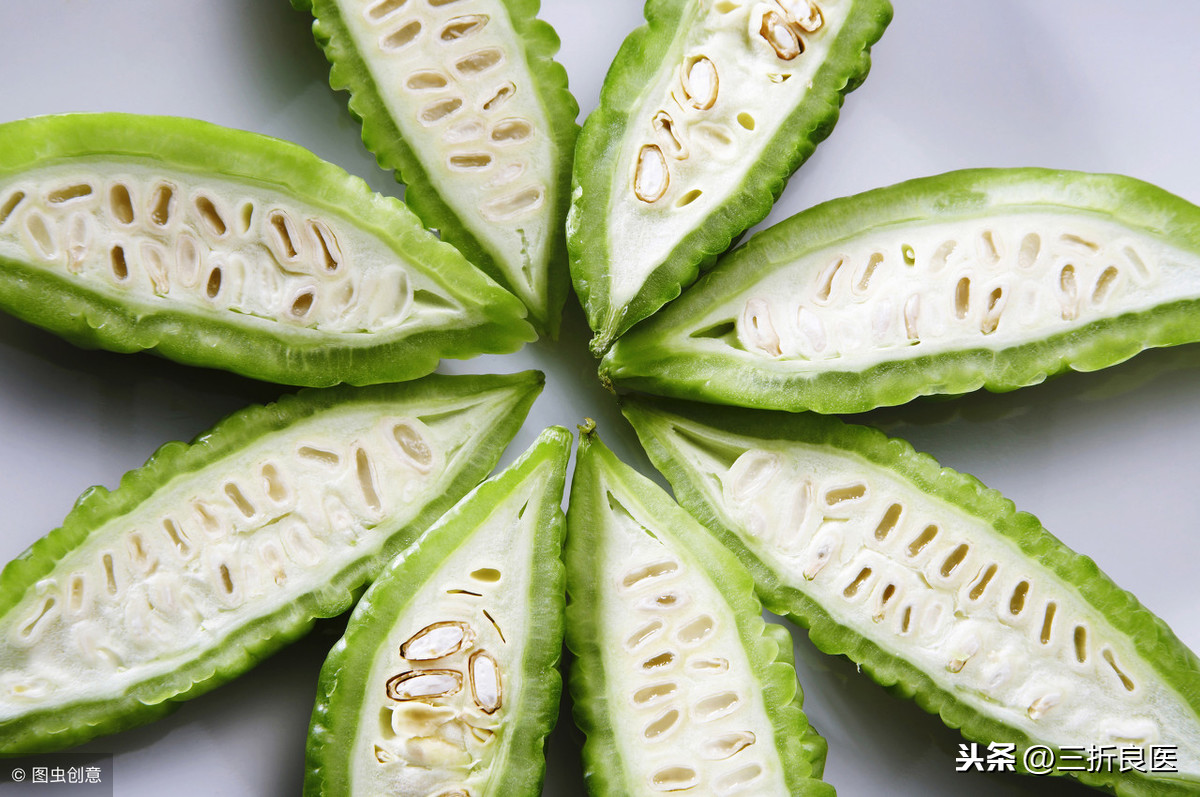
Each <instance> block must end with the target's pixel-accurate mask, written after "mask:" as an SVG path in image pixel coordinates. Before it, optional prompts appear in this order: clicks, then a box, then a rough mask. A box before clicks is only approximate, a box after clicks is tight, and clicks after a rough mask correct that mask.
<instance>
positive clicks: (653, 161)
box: [633, 144, 671, 202]
mask: <svg viewBox="0 0 1200 797" xmlns="http://www.w3.org/2000/svg"><path fill="white" fill-rule="evenodd" d="M670 184H671V177H670V172H669V171H668V170H667V159H666V158H665V157H663V153H662V149H660V148H659V147H658V146H657V145H655V144H646V145H644V146H643V147H642V149H641V151H640V152H639V153H638V158H637V167H636V170H635V171H634V175H633V193H634V195H636V196H637V198H638V199H640V200H642V201H643V202H657V201H658V200H660V199H662V196H663V194H665V193H667V187H668V186H669V185H670Z"/></svg>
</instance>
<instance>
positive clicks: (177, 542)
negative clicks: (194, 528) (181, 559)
mask: <svg viewBox="0 0 1200 797" xmlns="http://www.w3.org/2000/svg"><path fill="white" fill-rule="evenodd" d="M163 531H165V532H166V533H167V539H169V540H170V541H171V544H172V545H174V546H175V548H176V550H178V551H179V553H180V554H181V555H183V556H187V555H188V552H189V551H190V550H191V546H189V545H188V543H187V537H185V536H184V534H183V529H181V528H180V527H179V524H178V523H176V522H175V521H174V520H172V519H171V518H163Z"/></svg>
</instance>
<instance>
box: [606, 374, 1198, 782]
mask: <svg viewBox="0 0 1200 797" xmlns="http://www.w3.org/2000/svg"><path fill="white" fill-rule="evenodd" d="M622 411H623V412H624V414H625V417H626V418H628V419H629V421H630V423H632V424H633V426H634V429H636V431H637V433H638V437H639V439H640V440H641V442H642V445H643V447H644V448H645V449H646V452H647V454H649V456H650V460H651V461H652V462H653V463H654V466H655V467H656V468H658V469H659V470H660V471H661V472H662V473H663V475H664V476H666V477H667V480H668V481H669V482H670V483H671V486H672V488H673V490H674V492H675V494H676V496H678V498H679V502H680V504H681V505H682V506H684V507H685V508H686V509H687V510H688V511H689V512H690V513H691V514H692V515H694V516H695V517H696V518H697V519H698V520H699V521H700V522H701V523H702V524H703V525H704V526H705V527H707V528H708V529H709V530H711V532H712V533H713V535H714V536H715V537H716V538H718V539H719V540H720V541H721V542H722V543H724V544H725V545H726V546H727V547H728V548H729V549H730V550H731V551H733V553H735V554H736V555H737V558H738V559H739V560H740V561H741V562H742V563H743V564H744V565H745V566H746V567H747V568H748V569H749V570H750V572H751V574H752V575H753V577H754V581H755V584H756V587H757V590H758V594H759V596H760V597H761V598H762V601H763V604H764V605H765V606H766V607H767V608H768V609H769V610H771V611H773V612H776V613H778V614H782V615H784V616H786V617H788V618H789V619H791V620H793V621H794V622H796V623H797V624H799V625H801V626H803V627H805V628H807V629H808V632H809V636H810V638H811V639H812V641H813V644H815V645H816V646H817V647H818V648H820V649H821V650H823V651H824V652H826V653H829V654H832V655H844V656H846V657H847V658H849V659H850V660H851V661H853V662H855V664H857V665H858V666H859V668H860V669H861V670H862V671H864V672H865V673H867V675H869V676H870V677H871V678H872V679H873V680H874V681H876V682H877V683H879V684H880V685H882V686H884V687H887V688H888V689H889V690H890V691H891V692H893V693H894V694H897V695H902V696H904V697H908V698H913V699H915V700H916V702H917V705H919V706H920V707H921V708H922V709H924V710H925V711H928V712H929V713H931V714H937V715H939V716H940V717H941V719H942V721H943V722H945V723H946V725H948V726H949V727H951V728H958V729H959V730H960V731H961V732H962V734H963V736H965V737H966V738H968V739H972V740H975V741H979V742H988V741H998V742H1006V743H1007V742H1012V743H1015V744H1016V746H1017V750H1018V754H1017V756H1016V758H1017V764H1016V765H1017V767H1018V768H1019V769H1020V768H1021V755H1020V752H1021V751H1023V750H1024V749H1025V748H1027V747H1028V746H1029V745H1032V744H1041V742H1039V741H1038V740H1036V739H1032V738H1030V737H1029V736H1027V735H1026V734H1025V733H1023V732H1021V731H1020V730H1018V729H1016V728H1013V727H1010V726H1008V725H1006V724H1004V723H1002V722H1000V721H998V720H996V719H993V718H991V717H987V716H984V715H981V714H978V713H976V712H975V711H974V710H972V709H971V708H969V707H967V706H965V705H963V704H962V703H961V702H959V701H958V700H957V699H956V698H955V696H954V695H953V694H951V693H949V692H947V691H945V690H943V689H940V688H939V687H938V686H937V685H936V684H935V683H934V682H933V680H931V679H930V678H929V676H928V675H926V674H925V673H924V672H923V671H922V670H920V669H918V668H917V667H915V666H913V665H912V664H911V663H909V662H908V661H906V660H905V659H903V658H901V657H899V656H896V655H893V654H891V653H888V652H887V651H884V650H883V649H881V648H880V647H879V646H878V645H876V644H874V643H873V642H871V641H869V640H867V639H865V638H864V637H862V636H860V635H859V634H858V633H857V632H855V631H854V630H852V629H850V628H847V627H845V626H843V625H840V624H838V623H837V622H835V621H834V620H833V619H832V618H831V617H830V616H829V614H828V613H827V612H826V611H825V610H824V609H823V608H822V607H821V606H820V605H819V604H817V603H816V602H814V601H813V600H812V599H811V598H809V597H807V596H806V595H805V594H804V592H803V591H802V590H801V589H797V587H796V586H795V585H793V584H790V583H785V582H784V581H782V580H781V579H780V577H779V575H778V574H777V573H776V572H775V571H773V570H772V569H771V568H770V567H769V566H768V565H767V564H766V563H765V562H763V561H762V560H761V559H759V558H758V557H757V556H756V555H755V554H754V553H753V552H752V551H751V550H750V548H748V547H747V545H746V544H745V542H743V540H742V535H741V534H740V533H739V532H738V531H736V530H735V529H734V527H733V525H732V524H731V521H730V520H729V518H728V516H727V515H726V514H725V513H724V512H723V511H722V508H721V507H720V506H716V505H714V504H712V503H711V502H710V501H708V500H706V497H705V492H704V490H703V489H702V488H701V487H700V486H699V483H698V482H699V479H700V478H701V476H700V474H698V473H697V472H696V471H694V470H692V469H690V468H689V467H687V465H686V464H685V463H684V461H683V459H682V458H679V457H677V456H676V455H675V454H676V452H675V451H674V450H673V449H672V447H671V445H670V442H669V441H670V429H671V424H672V423H673V422H675V421H676V420H685V421H687V422H689V423H693V424H703V425H705V426H707V427H709V429H710V430H711V431H712V433H713V435H714V436H715V437H716V438H718V439H720V438H726V439H729V440H730V441H733V440H734V439H735V438H742V439H750V440H754V439H758V440H762V441H764V442H765V441H772V442H773V443H774V444H778V442H779V441H794V442H796V443H798V444H803V445H806V446H823V447H828V448H832V449H835V450H839V451H844V452H847V453H849V454H852V455H854V456H856V457H861V458H862V459H863V460H865V461H866V462H869V463H871V464H873V465H877V466H880V467H883V468H888V469H890V470H892V471H894V472H895V473H896V474H898V475H899V474H902V475H903V478H905V479H907V480H908V481H909V482H910V483H911V484H912V486H913V488H914V489H916V490H920V491H922V492H924V493H926V494H928V495H931V496H935V497H937V498H939V499H941V500H943V501H946V502H948V503H951V504H953V505H955V506H957V507H958V508H960V509H961V510H962V511H963V512H965V513H967V514H968V515H971V516H973V517H976V518H979V519H982V520H984V521H985V522H987V523H989V524H991V526H992V528H994V529H995V532H996V534H997V535H999V536H1002V537H1004V538H1007V539H1008V540H1010V541H1011V542H1012V543H1013V544H1015V545H1016V546H1017V547H1018V548H1019V549H1020V550H1021V552H1022V553H1024V554H1025V555H1026V556H1028V557H1029V558H1030V559H1034V560H1036V561H1038V562H1039V563H1040V564H1042V565H1043V566H1045V567H1046V568H1048V569H1049V570H1051V571H1052V572H1053V573H1054V574H1056V575H1057V576H1059V577H1060V578H1062V579H1063V581H1065V582H1067V583H1071V584H1074V585H1075V586H1076V588H1077V590H1078V593H1079V595H1080V596H1081V597H1082V598H1083V599H1084V600H1085V601H1086V602H1087V603H1089V604H1090V605H1091V606H1092V607H1094V608H1095V609H1096V610H1097V611H1098V612H1100V613H1101V614H1103V616H1104V617H1105V618H1106V619H1107V621H1108V622H1109V623H1111V625H1112V627H1113V628H1114V629H1116V630H1117V631H1118V632H1120V633H1122V634H1124V635H1126V636H1127V637H1128V638H1129V639H1130V640H1131V641H1132V642H1133V644H1134V647H1135V648H1136V650H1137V652H1138V653H1139V654H1140V655H1141V657H1142V658H1143V659H1144V660H1145V661H1147V662H1151V663H1152V664H1153V667H1154V669H1155V670H1156V672H1157V673H1158V675H1159V676H1160V677H1161V678H1162V680H1163V681H1164V682H1166V683H1167V684H1169V685H1170V686H1171V687H1172V688H1173V689H1174V690H1175V691H1176V692H1177V693H1178V694H1179V695H1180V696H1181V697H1182V698H1183V699H1184V700H1185V701H1186V702H1187V703H1188V705H1189V706H1190V707H1191V708H1192V709H1193V710H1194V711H1195V712H1196V714H1197V715H1200V659H1198V658H1197V657H1196V655H1195V654H1194V653H1193V652H1192V651H1191V650H1189V649H1188V648H1187V646H1185V645H1184V644H1183V643H1182V642H1181V641H1180V640H1179V639H1178V637H1176V636H1175V634H1174V633H1173V632H1172V631H1171V629H1170V628H1168V627H1167V625H1166V623H1164V622H1163V621H1162V620H1161V619H1159V618H1158V617H1156V616H1155V615H1154V614H1153V613H1151V612H1150V610H1149V609H1147V608H1146V607H1144V606H1142V605H1141V603H1139V602H1138V600H1137V598H1135V597H1134V596H1133V595H1132V594H1131V593H1129V592H1126V591H1124V590H1122V589H1121V588H1120V587H1118V586H1117V585H1116V584H1114V583H1113V582H1112V581H1111V580H1110V579H1109V578H1108V577H1107V576H1106V575H1104V573H1102V572H1101V571H1100V569H1099V568H1098V567H1097V566H1096V563H1095V562H1094V561H1092V560H1091V559H1090V558H1088V557H1086V556H1082V555H1080V554H1078V553H1076V552H1074V551H1072V550H1071V549H1070V548H1068V547H1067V546H1066V545H1064V544H1063V543H1062V542H1061V541H1059V540H1058V539H1057V538H1056V537H1054V536H1053V535H1052V534H1051V533H1050V532H1048V531H1046V529H1045V528H1043V527H1042V525H1041V523H1040V522H1038V520H1037V518H1035V517H1034V516H1033V515H1031V514H1029V513H1027V512H1018V511H1017V510H1016V508H1015V506H1014V505H1013V503H1012V501H1009V500H1008V499H1007V498H1005V497H1004V496H1002V495H1001V494H1000V493H999V492H997V491H995V490H992V489H989V488H988V487H986V486H985V485H983V484H982V483H981V482H980V481H979V480H978V479H976V478H974V477H972V476H970V475H967V474H964V473H958V472H956V471H953V470H951V469H949V468H943V467H941V466H940V465H939V464H938V463H937V462H936V461H935V460H934V459H933V458H932V457H931V456H929V455H928V454H922V453H918V452H916V451H914V450H913V448H912V446H910V445H909V444H908V443H906V442H905V441H903V440H900V439H897V438H888V437H887V436H885V435H884V434H883V433H882V432H879V431H878V430H875V429H872V428H870V427H866V426H855V425H850V424H846V423H843V422H841V421H839V420H837V419H835V418H828V417H822V416H819V415H813V414H810V413H804V414H800V415H785V414H783V413H772V412H761V411H754V410H744V409H730V408H718V407H711V406H704V405H699V404H690V403H687V402H681V401H671V400H664V399H653V398H649V397H646V398H630V399H627V400H626V401H625V402H624V404H623V408H622ZM734 445H736V444H734V443H732V442H731V448H733V447H734ZM1057 754H1058V751H1056V760H1057ZM1054 774H1063V773H1062V772H1060V771H1058V770H1055V771H1054ZM1070 774H1071V775H1073V776H1075V777H1077V778H1078V779H1079V780H1080V781H1082V782H1083V783H1085V784H1087V785H1089V786H1093V787H1096V788H1100V789H1104V790H1106V791H1110V792H1112V793H1115V794H1119V795H1123V796H1130V797H1132V796H1133V795H1137V797H1183V796H1184V795H1194V794H1196V793H1197V790H1200V784H1197V783H1196V782H1195V781H1193V780H1183V779H1176V778H1172V777H1171V776H1170V775H1169V774H1162V775H1149V776H1148V775H1146V774H1143V773H1139V772H1136V771H1130V772H1124V773H1117V772H1094V773H1093V772H1071V773H1070Z"/></svg>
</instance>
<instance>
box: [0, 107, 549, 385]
mask: <svg viewBox="0 0 1200 797" xmlns="http://www.w3.org/2000/svg"><path fill="white" fill-rule="evenodd" d="M0 309H3V310H5V311H7V312H9V313H12V314H13V315H15V316H17V317H19V318H22V319H24V320H26V321H28V322H30V323H33V324H37V325H38V326H41V327H44V328H46V329H49V330H50V331H52V332H54V333H56V334H58V335H61V336H63V337H64V338H67V339H68V340H70V341H72V342H74V343H77V344H79V345H81V346H86V347H102V348H106V349H111V350H113V351H119V352H133V351H140V350H143V349H153V350H154V351H156V352H158V353H159V354H161V355H163V356H165V357H169V358H171V359H173V360H178V361H179V362H182V363H187V364H189V365H201V366H209V367H214V368H224V369H226V370H230V371H234V372H236V373H240V374H244V375H246V376H251V377H255V378H258V379H266V380H270V381H274V382H283V383H287V384H298V385H313V386H328V385H333V384H337V383H338V382H350V383H353V384H370V383H376V382H390V381H400V380H404V379H412V378H414V377H418V376H422V375H424V374H427V373H429V372H430V371H432V370H433V369H434V368H435V367H437V364H438V361H439V359H441V358H442V357H458V358H462V357H471V356H474V355H476V354H480V353H482V352H496V353H499V352H510V351H515V350H516V349H517V348H519V347H520V345H521V344H522V343H523V342H525V341H528V340H532V339H533V337H534V336H533V331H532V329H530V327H529V326H528V324H526V323H525V322H524V321H523V320H522V318H521V316H522V314H523V310H522V308H521V306H520V305H519V304H518V303H517V302H515V301H513V300H512V297H510V296H508V295H507V294H506V293H505V292H504V291H503V290H501V289H500V288H499V286H497V285H495V284H494V283H492V282H491V280H489V279H487V278H486V277H485V276H484V275H482V274H480V273H479V272H478V271H476V270H475V269H473V268H472V267H471V266H470V264H468V263H467V262H466V261H465V260H463V259H462V257H461V256H460V255H459V254H458V253H457V252H455V251H454V249H453V248H452V247H450V246H447V245H445V244H442V243H440V242H438V241H437V240H436V239H435V238H434V237H433V236H432V235H430V234H429V233H428V232H426V231H425V230H423V229H422V228H421V226H420V223H419V222H418V221H417V219H416V218H415V217H414V216H413V215H412V214H411V213H410V212H409V211H408V210H407V209H405V207H404V206H403V205H402V204H400V203H399V202H397V201H395V200H393V199H388V198H385V197H382V196H379V195H378V194H375V193H373V192H371V191H370V190H369V189H368V188H367V186H366V185H365V184H364V183H363V182H362V181H361V180H359V179H357V178H354V177H351V176H350V175H348V174H346V173H345V172H344V171H342V170H341V169H339V168H338V167H336V166H334V165H332V164H330V163H326V162H324V161H322V160H319V159H318V158H317V157H316V156H314V155H312V154H311V153H309V152H307V151H305V150H303V149H301V148H299V147H297V146H295V145H294V144H288V143H286V142H282V141H278V140H275V139H271V138H267V137H265V136H260V135H256V134H253V133H245V132H241V131H237V130H229V129H226V128H222V127H217V126H215V125H210V124H207V123H204V122H198V121H194V120H190V119H177V118H170V117H155V116H132V115H128V114H71V115H64V116H46V117H39V118H34V119H26V120H23V121H19V122H11V123H9V124H4V125H0Z"/></svg>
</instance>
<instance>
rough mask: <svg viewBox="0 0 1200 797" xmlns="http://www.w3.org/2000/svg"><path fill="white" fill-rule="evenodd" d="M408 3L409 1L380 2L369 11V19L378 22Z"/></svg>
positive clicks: (384, 0) (385, 0)
mask: <svg viewBox="0 0 1200 797" xmlns="http://www.w3.org/2000/svg"><path fill="white" fill-rule="evenodd" d="M407 2H408V0H380V2H378V3H376V4H375V5H373V6H371V7H370V8H368V9H367V19H369V20H371V21H373V22H378V21H379V20H381V19H383V18H384V17H386V16H388V15H389V14H391V13H392V12H394V11H396V10H397V9H399V8H400V7H401V6H403V5H404V4H405V3H407Z"/></svg>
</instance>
